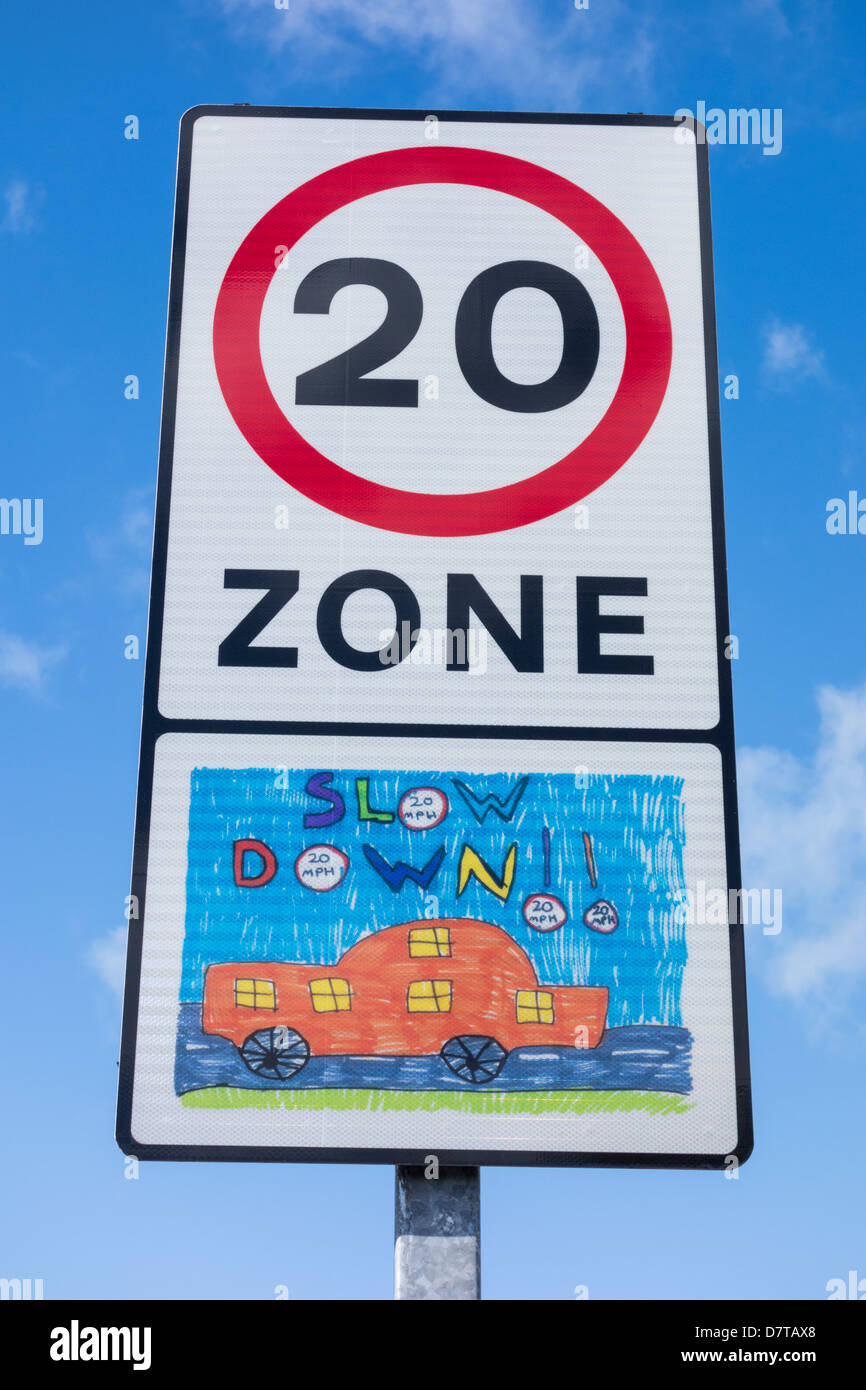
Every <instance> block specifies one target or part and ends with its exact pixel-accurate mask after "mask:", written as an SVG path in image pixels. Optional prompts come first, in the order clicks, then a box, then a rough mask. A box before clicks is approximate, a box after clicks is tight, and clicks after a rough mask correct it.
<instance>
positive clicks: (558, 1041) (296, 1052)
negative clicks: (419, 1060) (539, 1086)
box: [202, 917, 608, 1085]
mask: <svg viewBox="0 0 866 1390" xmlns="http://www.w3.org/2000/svg"><path fill="white" fill-rule="evenodd" d="M607 1003H608V991H607V989H606V988H603V987H601V986H582V985H541V984H539V981H538V978H537V976H536V974H535V971H534V969H533V966H532V963H531V961H530V959H529V957H528V956H527V954H526V952H525V951H523V950H522V949H521V948H520V947H519V946H518V945H517V943H516V942H515V941H514V940H513V939H512V938H511V937H510V936H509V935H508V934H507V932H504V931H502V929H501V928H500V927H496V926H492V925H491V924H490V923H489V922H478V921H474V920H471V919H466V918H456V917H446V918H441V919H439V920H437V921H423V922H403V923H401V925H399V926H394V927H385V928H383V929H382V930H381V931H377V932H375V933H373V934H372V935H371V936H367V937H364V938H363V940H361V941H359V942H357V943H356V945H354V946H352V947H351V948H350V949H349V950H348V951H346V952H345V953H344V954H343V955H342V956H341V957H340V959H339V960H338V961H337V963H336V965H299V964H295V963H280V962H274V963H269V962H268V963H265V964H251V963H249V962H246V963H239V962H230V963H228V964H221V965H211V966H209V968H208V970H207V972H206V975H205V986H204V1005H203V1009H202V1028H203V1030H204V1032H205V1033H214V1034H217V1035H219V1036H220V1037H224V1038H229V1039H230V1040H231V1041H232V1042H233V1043H234V1044H235V1046H236V1047H237V1048H238V1049H239V1050H240V1054H241V1057H242V1058H243V1060H244V1062H245V1063H246V1065H247V1066H248V1067H249V1069H250V1070H251V1071H252V1072H255V1074H256V1075H257V1076H260V1077H263V1078H269V1079H273V1080H277V1081H285V1080H288V1079H289V1078H290V1077H292V1076H294V1075H295V1074H296V1073H297V1072H299V1071H300V1069H301V1067H303V1066H304V1065H305V1063H306V1062H307V1061H308V1060H309V1058H310V1057H311V1056H314V1055H318V1056H323V1055H339V1054H353V1055H360V1056H374V1057H377V1056H398V1057H399V1056H409V1057H424V1056H435V1055H436V1054H438V1055H439V1056H440V1057H441V1058H442V1060H443V1062H444V1063H445V1064H446V1066H448V1067H449V1068H450V1070H451V1071H452V1072H454V1073H455V1075H456V1076H458V1077H460V1078H461V1080H464V1081H470V1082H474V1083H475V1084H478V1085H480V1084H483V1083H484V1082H485V1081H492V1080H493V1078H494V1077H496V1076H498V1075H499V1072H500V1071H501V1070H502V1067H503V1065H504V1063H505V1059H506V1058H507V1056H508V1054H509V1052H510V1051H511V1050H512V1048H515V1047H520V1046H525V1047H537V1046H539V1045H543V1044H545V1043H547V1044H549V1045H553V1046H557V1047H567V1046H572V1047H575V1046H576V1047H580V1048H587V1047H589V1048H592V1047H597V1046H598V1043H599V1041H600V1040H601V1035H602V1032H603V1031H604V1024H605V1018H606V1015H607Z"/></svg>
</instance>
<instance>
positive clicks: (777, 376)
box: [762, 319, 824, 385]
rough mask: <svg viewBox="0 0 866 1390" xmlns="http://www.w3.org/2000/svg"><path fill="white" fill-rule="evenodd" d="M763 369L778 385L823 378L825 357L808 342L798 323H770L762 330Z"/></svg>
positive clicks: (806, 335)
mask: <svg viewBox="0 0 866 1390" xmlns="http://www.w3.org/2000/svg"><path fill="white" fill-rule="evenodd" d="M762 365H763V369H764V373H765V375H766V376H768V377H770V378H772V379H773V380H774V381H775V382H776V383H777V384H780V385H785V384H790V383H792V382H793V381H794V380H796V379H797V378H802V377H809V376H815V377H820V376H823V375H824V354H823V352H821V351H820V350H819V349H818V348H816V347H814V346H813V344H812V343H811V342H810V341H809V337H808V334H807V333H806V330H805V328H804V327H803V325H802V324H801V323H780V322H779V320H778V319H771V320H770V322H769V323H768V324H767V325H766V327H765V328H764V359H763V364H762Z"/></svg>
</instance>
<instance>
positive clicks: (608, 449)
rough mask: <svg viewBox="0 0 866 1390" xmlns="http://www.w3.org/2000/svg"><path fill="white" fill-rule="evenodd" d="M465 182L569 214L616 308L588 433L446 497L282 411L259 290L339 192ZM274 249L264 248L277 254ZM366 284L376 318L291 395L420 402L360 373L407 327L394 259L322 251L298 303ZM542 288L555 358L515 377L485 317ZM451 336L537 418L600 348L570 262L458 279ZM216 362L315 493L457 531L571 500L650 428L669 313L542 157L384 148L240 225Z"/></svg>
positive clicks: (508, 405)
mask: <svg viewBox="0 0 866 1390" xmlns="http://www.w3.org/2000/svg"><path fill="white" fill-rule="evenodd" d="M430 184H433V185H436V184H449V185H456V186H469V187H478V188H482V189H486V190H491V191H494V192H496V193H499V194H501V195H503V196H505V197H508V198H509V199H514V198H518V199H523V200H525V201H526V202H528V203H529V204H531V205H532V206H533V207H535V208H538V209H540V210H542V211H543V212H544V213H546V214H548V215H549V216H551V217H553V218H556V219H557V220H558V221H559V222H561V223H562V224H563V225H564V226H565V227H567V228H568V229H569V230H570V231H571V232H572V233H573V234H574V236H575V237H577V238H579V239H580V245H581V246H582V247H583V248H585V250H586V252H587V253H588V254H592V255H595V256H597V258H598V260H599V261H600V262H601V264H602V265H603V266H604V267H605V269H606V270H607V272H608V274H609V276H610V279H611V281H612V283H613V286H614V289H615V291H616V294H617V296H618V298H619V303H620V305H621V310H622V314H623V317H624V335H625V354H624V361H623V364H622V373H621V377H620V380H619V383H618V385H617V387H616V390H615V392H614V395H613V399H612V400H611V401H610V404H609V405H608V408H607V410H606V411H605V413H604V415H603V416H602V418H601V419H600V420H599V421H598V422H597V423H596V424H595V426H594V428H593V429H592V430H591V431H590V433H589V434H588V435H587V437H586V438H585V439H583V440H582V441H581V442H579V443H577V444H575V445H574V447H572V448H570V449H569V450H568V452H567V453H565V454H564V455H563V456H562V457H561V458H559V459H558V460H557V461H555V462H554V463H552V464H550V465H549V466H548V467H546V468H544V469H542V470H541V471H540V472H535V473H533V474H532V475H531V476H530V477H527V478H523V479H521V480H519V481H516V482H512V483H509V484H508V485H506V486H502V487H496V488H488V489H485V490H483V491H476V492H461V493H457V494H450V495H449V494H445V493H425V492H410V491H407V490H406V489H401V488H398V487H395V486H392V485H385V484H383V483H379V482H376V481H374V480H371V479H370V478H365V477H361V476H358V475H357V474H355V473H351V472H349V471H348V470H347V469H346V468H345V467H343V466H342V465H341V464H339V463H337V462H336V461H335V460H334V459H331V458H328V457H327V456H326V455H325V454H323V453H322V452H321V451H320V450H318V449H316V448H315V447H314V446H313V445H312V444H311V443H310V442H309V441H308V440H307V439H306V438H305V436H304V434H303V432H302V427H301V425H300V424H298V423H295V424H293V423H290V421H289V420H288V419H287V417H286V415H285V414H284V413H283V411H282V409H281V408H280V405H279V404H278V402H277V400H276V399H275V397H274V394H273V391H272V389H271V386H270V384H269V381H268V377H267V374H266V372H265V368H264V364H263V362H262V353H261V347H260V330H261V320H262V310H263V307H264V301H265V296H266V295H267V292H268V289H269V287H270V285H271V282H272V280H273V278H274V276H275V275H276V274H277V273H278V271H279V269H280V267H281V265H282V264H283V261H284V260H285V258H286V257H287V256H289V255H290V254H291V251H292V248H293V247H294V246H295V245H296V244H297V243H298V242H299V241H300V240H301V239H302V238H303V237H304V235H305V234H306V233H307V232H309V231H310V230H311V228H313V227H315V226H316V224H317V223H319V222H321V221H323V220H324V219H326V218H328V217H329V216H331V215H332V214H334V213H336V212H337V211H339V210H340V209H342V208H344V207H346V205H347V204H352V203H355V202H356V201H357V200H359V199H365V198H373V197H374V196H375V195H376V194H380V193H383V192H385V191H386V190H390V189H393V188H395V187H397V188H406V187H412V186H417V185H430ZM275 250H276V252H277V254H276V255H275ZM359 284H360V285H369V286H372V287H374V288H375V289H377V290H379V291H380V292H381V293H382V294H383V295H384V296H385V298H386V300H387V305H388V312H387V317H386V318H385V320H384V321H383V323H382V324H381V325H380V327H379V328H378V329H377V330H376V331H375V332H374V333H372V334H370V335H369V336H368V337H367V338H366V339H365V340H364V341H362V342H360V343H357V344H355V345H354V346H353V347H350V348H349V349H347V350H346V351H345V352H343V353H341V354H340V355H339V356H338V357H334V358H332V359H331V360H330V361H328V362H325V363H322V364H321V365H319V366H318V367H316V368H313V369H308V370H307V371H306V372H304V373H303V374H301V375H300V376H299V377H298V379H297V384H296V390H295V405H296V406H298V407H303V406H304V405H306V406H325V405H328V404H331V405H340V406H348V407H358V408H359V409H362V408H363V407H365V406H368V407H370V406H390V407H395V408H397V409H401V408H402V409H404V410H405V409H412V408H413V407H416V406H417V405H418V392H419V383H418V381H413V380H411V379H406V378H398V379H393V378H392V379H386V378H383V376H382V375H381V373H380V374H379V375H377V376H375V377H372V376H369V375H368V373H370V372H372V371H373V370H374V369H376V368H379V367H381V366H383V365H384V364H385V363H387V362H388V361H389V360H391V359H392V358H394V357H396V356H398V355H399V354H400V353H401V352H402V350H403V349H404V348H405V347H407V346H408V344H409V343H411V341H412V339H413V338H414V337H415V335H416V333H417V332H418V330H419V328H420V326H421V323H422V319H423V314H424V302H423V294H422V289H421V287H420V286H419V285H418V283H417V282H416V280H415V279H414V278H413V276H412V275H411V274H410V273H409V271H407V270H406V269H405V268H404V267H401V266H400V265H398V264H396V263H394V262H392V261H387V260H384V259H379V258H373V257H344V258H335V259H332V260H330V261H327V262H324V263H322V264H320V265H318V266H316V267H315V268H314V269H313V270H312V271H311V272H310V273H309V274H308V275H307V276H306V277H305V278H304V280H303V281H302V283H301V284H300V286H299V287H298V290H297V293H296V295H295V300H294V306H293V307H294V311H295V313H301V314H327V313H329V312H330V309H331V306H332V304H333V301H334V299H335V296H336V295H337V294H338V293H339V291H340V290H343V289H346V288H348V287H349V286H351V285H359ZM520 289H534V290H537V291H541V292H543V293H544V294H546V295H548V296H549V297H550V298H551V299H552V301H553V302H554V304H555V305H556V308H557V311H558V312H559V314H560V315H561V320H562V350H561V356H560V359H559V362H558V364H557V365H556V367H555V369H554V371H553V372H552V373H551V375H550V376H549V377H548V378H547V379H545V380H543V381H535V382H519V381H515V380H513V379H511V378H509V377H507V376H506V375H505V373H504V372H503V371H502V370H501V369H500V367H499V365H498V363H497V360H496V355H495V352H494V346H493V327H494V316H495V314H496V310H497V308H498V307H499V305H500V303H501V301H502V300H503V298H504V297H505V296H506V295H508V294H509V293H511V292H512V291H515V290H520ZM454 334H455V349H456V355H457V359H458V362H459V365H460V367H461V369H462V372H463V375H464V377H465V378H466V380H467V382H468V385H469V386H470V388H471V389H472V390H473V391H474V392H475V394H476V395H477V396H478V397H479V398H480V399H482V400H484V401H486V402H488V403H489V404H491V405H493V406H495V407H496V408H498V409H501V410H504V411H511V412H515V413H521V414H531V415H536V414H539V413H542V412H549V411H554V410H557V409H561V408H562V407H563V406H566V405H569V404H571V402H573V401H574V400H576V399H577V398H578V397H579V396H580V395H581V394H582V393H583V391H584V390H585V388H586V387H587V385H588V384H589V382H590V380H591V378H592V376H593V374H594V372H595V370H596V366H597V363H598V357H599V323H598V316H597V313H596V309H595V306H594V304H593V301H592V298H591V296H590V295H589V293H588V292H587V290H586V289H585V287H584V284H583V282H582V280H581V278H580V275H579V273H578V272H577V271H575V270H568V269H566V268H564V267H562V266H559V265H554V264H549V263H546V262H542V261H534V260H528V259H520V260H512V261H505V262H500V263H498V264H494V265H491V266H488V267H487V268H486V269H485V270H483V271H482V272H481V273H480V274H478V275H477V276H475V277H474V278H473V279H472V281H471V282H470V283H469V284H468V285H467V287H466V290H465V292H464V293H463V295H462V297H461V299H460V302H459V304H458V306H457V309H456V316H455V327H454ZM213 348H214V360H215V363H216V369H217V375H218V377H219V382H220V387H221V390H222V393H223V396H224V398H225V401H226V404H227V405H228V408H229V410H230V412H231V414H232V417H233V418H234V420H235V423H236V424H237V426H238V428H239V429H240V431H241V432H242V434H243V435H244V437H245V438H246V439H247V440H248V442H249V443H250V444H251V445H252V447H253V448H254V449H255V450H256V452H257V453H258V454H259V456H260V457H261V458H262V459H263V460H264V462H265V463H267V464H268V466H269V467H270V468H272V469H273V470H274V472H275V473H277V474H278V476H279V477H280V478H282V479H284V481H286V482H288V483H290V484H291V485H292V486H293V487H295V488H297V489H298V490H299V491H300V492H302V493H303V494H304V495H305V496H307V497H310V498H311V499H313V500H314V501H317V502H320V503H321V504H322V505H324V506H326V507H329V508H331V509H333V510H334V511H336V512H339V513H340V514H341V515H344V516H347V517H351V518H352V519H353V520H356V521H363V522H365V523H366V524H367V525H369V526H377V527H382V528H383V529H385V530H388V531H392V532H406V533H411V534H417V535H427V536H463V535H480V534H483V533H489V532H495V531H500V530H507V529H512V528H513V527H515V526H523V525H526V524H527V523H530V522H533V521H538V520H540V519H541V518H543V517H546V516H549V515H551V514H552V513H554V512H557V511H561V510H562V509H563V508H565V507H568V506H570V505H572V504H573V503H575V502H578V501H579V500H580V499H581V498H582V497H585V496H586V495H587V494H588V493H590V492H592V491H594V489H595V488H597V487H598V486H599V485H600V484H602V483H604V482H605V481H606V480H607V479H608V478H609V477H611V476H612V475H613V474H614V473H615V472H616V471H617V470H618V469H619V468H620V467H622V465H623V464H624V463H626V462H627V460H628V459H629V458H630V457H631V455H632V453H633V452H634V450H635V449H636V448H637V446H638V445H639V444H640V442H641V440H642V439H643V438H644V436H645V435H646V434H647V432H648V430H649V429H650V427H651V426H652V423H653V421H654V419H655V417H656V415H657V414H658V410H659V407H660V405H661V402H662V400H663V398H664V394H665V390H666V387H667V382H668V376H669V374H670V366H671V324H670V314H669V311H668V306H667V303H666V300H665V295H664V291H663V290H662V287H661V285H660V283H659V279H658V276H657V274H656V272H655V270H654V269H653V266H652V264H651V262H650V260H649V257H648V256H647V255H646V252H645V251H644V250H643V249H642V247H641V246H640V245H639V243H638V241H637V240H636V238H635V237H634V236H633V235H632V233H631V232H630V231H629V230H628V228H627V227H626V226H625V225H624V224H623V223H622V222H621V221H620V219H619V218H617V217H616V216H615V214H614V213H612V212H611V211H610V210H609V209H608V208H606V207H605V206H604V204H603V203H602V202H600V201H599V200H598V199H597V198H595V197H593V196H592V195H591V194H590V193H588V192H587V191H586V190H585V189H583V188H580V187H578V186H577V185H576V184H574V183H572V182H570V181H569V180H567V179H564V178H562V177H561V176H560V175H558V174H555V173H553V172H552V171H551V170H549V169H544V168H542V167H540V166H539V165H537V164H532V163H530V162H529V161H527V160H523V159H518V158H515V157H514V156H512V155H505V154H498V153H495V152H493V151H490V150H478V149H454V148H441V147H440V148H421V149H417V148H415V149H395V150H388V151H385V152H383V153H381V154H375V155H366V156H364V157H362V158H360V159H356V160H353V161H351V163H348V164H344V165H341V166H338V167H336V168H333V169H329V170H328V171H327V172H325V173H323V174H319V175H317V176H316V177H315V178H313V179H310V180H309V181H308V182H307V183H304V184H302V185H301V187H299V188H296V189H295V190H293V192H291V193H288V194H287V195H286V196H285V197H284V198H283V199H281V200H280V202H278V203H277V204H276V205H275V206H274V207H272V208H271V209H270V211H269V212H267V213H266V214H265V215H264V217H262V218H261V219H260V221H259V222H257V223H256V225H255V226H254V227H253V228H252V230H251V231H250V232H249V234H248V235H247V236H246V237H245V239H244V240H243V242H242V243H241V245H240V247H239V248H238V251H237V253H236V254H235V256H234V257H233V259H232V262H231V264H230V265H229V267H228V270H227V271H226V274H225V277H224V279H223V282H222V285H221V288H220V292H219V298H218V300H217V305H216V311H215V314H214V323H213Z"/></svg>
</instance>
